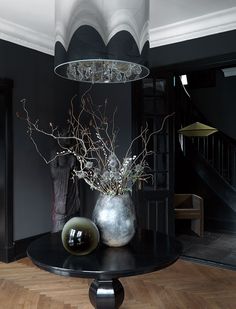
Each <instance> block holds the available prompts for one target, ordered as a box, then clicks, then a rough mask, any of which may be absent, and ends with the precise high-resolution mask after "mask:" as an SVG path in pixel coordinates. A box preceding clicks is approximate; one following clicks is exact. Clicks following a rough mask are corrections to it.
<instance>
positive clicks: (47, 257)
mask: <svg viewBox="0 0 236 309" xmlns="http://www.w3.org/2000/svg"><path fill="white" fill-rule="evenodd" d="M27 254H28V256H29V258H30V259H31V260H32V261H33V263H34V264H36V265H37V266H39V267H40V268H42V269H44V270H47V271H50V272H53V273H55V274H58V275H63V276H75V277H85V278H97V279H113V278H119V277H126V276H133V275H137V274H143V273H148V272H152V271H155V270H159V269H162V268H165V267H167V266H169V265H170V264H172V263H174V262H175V261H176V260H177V259H178V257H179V256H180V254H181V245H180V243H179V242H178V241H176V240H175V239H174V238H171V237H168V236H166V235H164V234H160V233H156V232H153V231H148V230H138V231H137V232H136V234H135V236H134V238H133V240H132V241H131V242H130V243H129V244H128V245H127V246H124V247H119V248H110V247H107V246H105V245H102V244H100V245H99V246H98V247H97V249H95V250H94V251H93V252H92V253H90V254H88V255H84V256H75V255H71V254H69V253H68V252H67V251H66V250H65V249H64V247H63V245H62V242H61V233H60V232H58V233H52V234H49V235H46V236H43V237H41V238H39V239H37V240H35V241H34V242H32V243H31V244H30V246H29V247H28V250H27Z"/></svg>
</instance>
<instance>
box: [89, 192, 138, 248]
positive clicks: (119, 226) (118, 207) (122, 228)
mask: <svg viewBox="0 0 236 309" xmlns="http://www.w3.org/2000/svg"><path fill="white" fill-rule="evenodd" d="M92 219H93V221H94V223H95V224H96V225H97V227H98V229H99V231H100V236H101V241H102V242H103V243H104V244H106V245H108V246H110V247H121V246H124V245H126V244H128V243H129V241H130V240H131V239H132V238H133V236H134V234H135V227H136V215H135V209H134V205H133V202H132V199H131V196H130V194H129V193H126V194H122V195H115V196H111V195H104V194H101V195H100V196H99V198H98V200H97V203H96V205H95V208H94V211H93V216H92Z"/></svg>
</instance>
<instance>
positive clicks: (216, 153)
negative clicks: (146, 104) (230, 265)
mask: <svg viewBox="0 0 236 309" xmlns="http://www.w3.org/2000/svg"><path fill="white" fill-rule="evenodd" d="M186 105H187V106H186ZM177 109H178V114H179V119H178V120H179V122H177V123H178V124H177V125H178V127H176V132H177V131H178V129H180V127H184V126H187V125H189V124H191V123H194V122H196V121H199V122H202V123H204V124H207V125H210V126H214V127H216V125H215V124H211V123H208V121H207V120H206V119H205V118H204V117H203V115H202V114H201V113H200V112H199V111H198V110H197V109H196V107H194V106H193V105H192V102H189V101H186V100H184V101H182V102H181V104H180V106H178V107H177ZM178 143H179V144H178ZM177 144H178V145H177V147H176V149H177V150H176V151H177V152H178V149H181V152H182V156H183V157H184V158H183V159H182V163H181V164H183V162H184V165H185V168H188V167H189V166H190V168H191V169H192V170H193V174H192V175H193V176H191V177H190V178H191V179H186V180H185V182H186V183H187V182H190V183H189V184H188V185H187V186H189V187H190V190H191V191H192V192H181V193H196V194H199V195H200V196H202V197H203V198H204V205H205V218H206V222H205V223H206V224H205V225H206V226H208V227H209V229H214V230H218V231H222V230H224V231H226V230H227V231H230V232H236V141H234V140H233V139H231V138H229V137H228V136H226V135H225V134H223V133H222V132H217V133H215V134H213V135H210V136H208V137H183V138H182V139H181V138H180V137H178V138H177ZM178 146H179V147H178ZM176 156H177V157H178V154H177V155H176ZM180 161H181V160H180ZM180 161H179V162H180ZM179 162H176V165H178V164H179ZM188 177H189V176H187V178H188ZM179 178H180V177H179ZM177 181H178V180H177ZM191 184H192V187H191Z"/></svg>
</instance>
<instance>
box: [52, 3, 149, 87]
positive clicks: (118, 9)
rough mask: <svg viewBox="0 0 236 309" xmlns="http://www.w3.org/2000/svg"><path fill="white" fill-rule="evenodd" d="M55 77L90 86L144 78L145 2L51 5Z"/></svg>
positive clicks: (145, 57) (147, 5) (147, 21)
mask: <svg viewBox="0 0 236 309" xmlns="http://www.w3.org/2000/svg"><path fill="white" fill-rule="evenodd" d="M55 3H56V44H55V73H56V74H58V75H59V76H61V77H64V78H67V79H71V80H75V81H81V82H90V83H120V82H127V81H134V80H138V79H141V78H144V77H146V76H147V75H148V74H149V69H148V68H147V67H146V65H147V58H148V50H149V33H148V31H149V29H148V26H149V0H56V1H55Z"/></svg>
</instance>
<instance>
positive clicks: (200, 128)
mask: <svg viewBox="0 0 236 309" xmlns="http://www.w3.org/2000/svg"><path fill="white" fill-rule="evenodd" d="M217 131H218V130H217V129H216V128H213V127H210V126H207V125H206V124H203V123H201V122H195V123H193V124H190V125H189V126H187V127H184V128H182V129H180V130H179V131H178V133H180V134H183V135H185V136H192V137H193V136H199V137H205V136H209V135H211V134H213V133H215V132H217Z"/></svg>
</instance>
